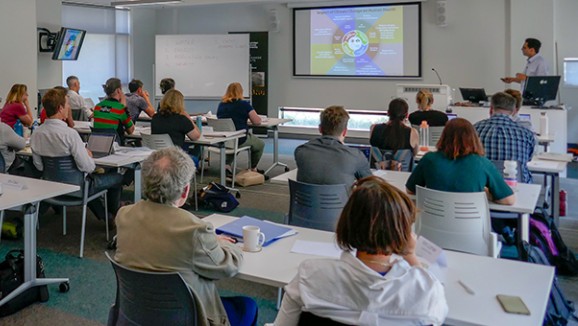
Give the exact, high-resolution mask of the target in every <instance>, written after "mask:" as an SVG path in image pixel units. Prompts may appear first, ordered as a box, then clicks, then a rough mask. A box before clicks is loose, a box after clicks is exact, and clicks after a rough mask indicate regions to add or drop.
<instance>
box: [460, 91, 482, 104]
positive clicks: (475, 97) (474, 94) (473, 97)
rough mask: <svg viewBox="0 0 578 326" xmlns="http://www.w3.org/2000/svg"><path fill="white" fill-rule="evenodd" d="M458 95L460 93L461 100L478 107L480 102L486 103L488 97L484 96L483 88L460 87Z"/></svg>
mask: <svg viewBox="0 0 578 326" xmlns="http://www.w3.org/2000/svg"><path fill="white" fill-rule="evenodd" d="M460 93H462V98H463V99H464V100H465V101H469V102H470V103H474V104H478V105H480V102H487V101H488V95H486V90H485V89H483V88H464V87H460Z"/></svg>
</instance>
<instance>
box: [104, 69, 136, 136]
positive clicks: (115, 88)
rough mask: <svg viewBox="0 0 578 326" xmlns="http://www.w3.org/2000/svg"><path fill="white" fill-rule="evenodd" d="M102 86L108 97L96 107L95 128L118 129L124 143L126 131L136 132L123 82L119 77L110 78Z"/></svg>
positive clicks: (128, 132)
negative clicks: (123, 90) (127, 104)
mask: <svg viewBox="0 0 578 326" xmlns="http://www.w3.org/2000/svg"><path fill="white" fill-rule="evenodd" d="M102 88H103V89H104V92H105V93H106V98H105V99H104V100H103V101H101V102H100V103H98V104H97V105H96V106H95V107H94V129H109V130H110V129H112V130H116V132H117V133H118V136H119V139H120V143H121V144H122V143H123V141H122V140H123V139H124V133H125V132H126V133H127V134H129V135H130V134H132V133H133V132H134V123H133V122H132V120H131V118H130V114H129V112H128V109H127V108H126V97H125V95H124V93H123V92H122V84H121V82H120V79H118V78H109V79H108V80H107V81H106V84H104V85H102Z"/></svg>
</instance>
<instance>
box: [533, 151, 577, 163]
mask: <svg viewBox="0 0 578 326" xmlns="http://www.w3.org/2000/svg"><path fill="white" fill-rule="evenodd" d="M536 157H538V158H539V159H541V160H549V161H560V162H572V158H573V156H572V154H569V153H552V152H548V153H540V154H538V155H536Z"/></svg>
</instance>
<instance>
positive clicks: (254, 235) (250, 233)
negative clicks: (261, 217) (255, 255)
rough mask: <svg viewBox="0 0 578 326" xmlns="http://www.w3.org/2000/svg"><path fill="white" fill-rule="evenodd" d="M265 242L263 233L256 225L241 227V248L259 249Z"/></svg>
mask: <svg viewBox="0 0 578 326" xmlns="http://www.w3.org/2000/svg"><path fill="white" fill-rule="evenodd" d="M263 243H265V234H264V233H263V232H261V229H260V228H259V227H258V226H254V225H245V226H244V227H243V250H245V251H260V250H261V246H263Z"/></svg>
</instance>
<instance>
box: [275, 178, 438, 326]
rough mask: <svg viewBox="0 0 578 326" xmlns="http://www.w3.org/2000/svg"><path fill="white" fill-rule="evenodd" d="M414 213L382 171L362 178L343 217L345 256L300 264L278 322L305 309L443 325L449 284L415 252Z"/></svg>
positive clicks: (355, 320)
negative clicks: (382, 175)
mask: <svg viewBox="0 0 578 326" xmlns="http://www.w3.org/2000/svg"><path fill="white" fill-rule="evenodd" d="M415 218H416V210H415V206H414V205H413V203H412V201H411V200H410V199H409V198H408V196H407V195H405V194H404V193H403V192H401V191H400V190H398V189H396V188H395V187H394V186H392V185H390V184H388V183H387V182H385V181H384V180H382V179H380V178H378V177H374V176H371V177H367V178H363V179H361V180H359V183H358V185H357V186H356V187H355V188H354V190H353V192H352V194H351V196H350V197H349V200H348V201H347V204H346V205H345V207H344V208H343V211H342V213H341V217H340V218H339V222H338V224H337V230H336V236H337V243H338V244H339V247H341V248H342V249H343V250H345V251H344V252H343V253H342V254H341V258H340V259H339V260H336V259H312V260H307V261H304V262H303V263H302V264H301V265H300V266H299V269H298V271H297V276H296V277H295V278H294V279H293V280H292V281H291V283H289V284H288V285H287V286H286V287H285V291H286V292H285V296H284V297H283V302H282V304H281V309H280V310H279V314H278V315H277V318H276V319H275V325H284V326H285V325H297V324H298V322H299V318H300V317H301V313H302V312H305V311H307V312H308V313H311V314H313V315H316V316H318V317H323V318H326V319H331V320H333V321H336V322H339V323H343V324H347V325H364V324H368V323H367V321H368V320H371V321H373V322H375V324H377V325H431V324H433V325H441V324H442V323H443V321H444V319H445V317H446V315H447V313H448V306H447V303H446V299H445V295H444V288H443V286H442V284H441V283H440V281H438V280H437V279H436V278H435V277H434V276H433V275H432V274H430V273H429V272H428V271H427V270H426V269H424V268H423V267H422V266H421V265H420V263H419V261H418V259H417V257H416V255H415V246H416V239H415V235H414V234H412V232H411V226H412V224H413V223H414V221H415ZM394 254H395V255H397V256H393V255H394Z"/></svg>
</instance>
